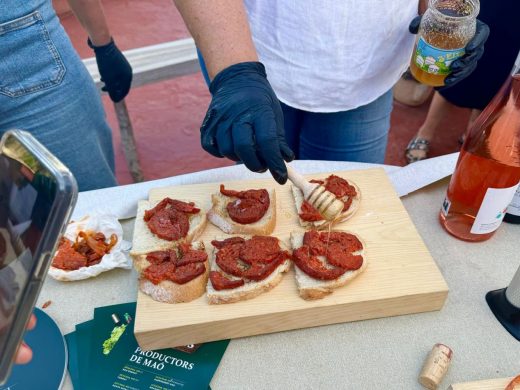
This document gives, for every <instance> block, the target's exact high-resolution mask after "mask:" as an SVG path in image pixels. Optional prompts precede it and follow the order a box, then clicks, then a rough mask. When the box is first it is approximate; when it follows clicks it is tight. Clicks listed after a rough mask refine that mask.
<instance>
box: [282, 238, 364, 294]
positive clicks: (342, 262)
mask: <svg viewBox="0 0 520 390" xmlns="http://www.w3.org/2000/svg"><path fill="white" fill-rule="evenodd" d="M291 245H292V248H293V261H294V265H295V267H294V268H295V275H296V284H297V286H298V290H299V293H300V296H301V297H302V298H303V299H307V300H311V299H320V298H323V297H325V296H327V295H329V294H331V293H332V292H333V290H334V289H336V288H338V287H341V286H344V285H345V284H347V283H348V282H349V281H350V280H352V279H353V278H355V277H356V276H357V275H359V274H360V273H361V272H363V270H364V269H365V268H366V266H367V260H366V255H365V245H364V243H363V241H362V240H361V239H360V238H359V237H358V236H357V235H355V234H353V233H348V232H342V231H330V232H326V231H325V232H318V231H317V230H310V231H308V232H305V233H303V232H292V233H291Z"/></svg>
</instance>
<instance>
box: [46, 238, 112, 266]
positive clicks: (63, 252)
mask: <svg viewBox="0 0 520 390" xmlns="http://www.w3.org/2000/svg"><path fill="white" fill-rule="evenodd" d="M116 244H117V235H115V234H112V235H110V237H109V238H108V240H107V238H106V237H105V235H104V234H103V233H102V232H94V231H86V232H85V231H80V232H79V233H78V235H77V237H76V241H74V242H72V241H71V240H69V239H68V238H65V237H62V238H61V240H60V244H59V246H58V250H57V252H56V255H55V256H54V259H53V260H52V266H53V267H55V268H59V269H62V270H65V271H74V270H77V269H80V268H82V267H90V266H93V265H95V264H98V263H100V262H101V259H102V258H103V256H105V255H106V254H108V253H110V250H111V249H112V248H113V247H114V246H115V245H116Z"/></svg>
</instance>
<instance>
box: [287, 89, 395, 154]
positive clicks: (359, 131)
mask: <svg viewBox="0 0 520 390" xmlns="http://www.w3.org/2000/svg"><path fill="white" fill-rule="evenodd" d="M280 104H281V106H282V110H283V118H284V126H285V139H286V140H287V144H288V145H289V147H290V148H291V149H292V150H293V152H294V153H295V155H296V158H297V159H300V160H334V161H358V162H368V163H379V164H382V163H383V162H384V161H385V153H386V144H387V141H388V130H389V129H390V114H391V112H392V91H391V90H390V91H388V92H386V93H385V94H383V95H382V96H381V97H379V98H378V99H376V100H374V101H373V102H371V103H369V104H367V105H364V106H361V107H358V108H355V109H353V110H349V111H340V112H331V113H319V112H308V111H303V110H299V109H297V108H293V107H290V106H288V105H286V104H284V103H280Z"/></svg>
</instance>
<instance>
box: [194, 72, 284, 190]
mask: <svg viewBox="0 0 520 390" xmlns="http://www.w3.org/2000/svg"><path fill="white" fill-rule="evenodd" d="M209 90H210V92H211V95H212V99H211V103H210V105H209V107H208V111H207V113H206V117H205V118H204V121H203V123H202V127H201V129H200V133H201V143H202V147H203V148H204V150H206V151H207V152H209V153H210V154H212V155H213V156H216V157H227V158H229V159H231V160H234V161H242V162H243V163H244V164H245V166H246V167H247V168H249V169H250V170H251V171H253V172H263V171H265V170H266V169H269V171H270V172H271V174H272V175H273V177H274V179H275V180H276V181H277V182H279V183H280V184H284V183H285V182H286V181H287V169H286V167H285V163H284V160H285V161H291V160H293V159H294V153H293V152H292V150H291V149H290V148H289V146H288V145H287V143H286V141H285V134H284V126H283V113H282V108H281V107H280V103H279V101H278V98H277V97H276V95H275V93H274V91H273V89H272V88H271V85H270V84H269V82H268V81H267V76H266V73H265V68H264V65H262V64H261V63H260V62H242V63H239V64H235V65H231V66H229V67H228V68H226V69H224V70H222V71H221V72H220V73H218V74H217V75H216V76H215V78H214V79H213V81H212V82H211V84H210V87H209Z"/></svg>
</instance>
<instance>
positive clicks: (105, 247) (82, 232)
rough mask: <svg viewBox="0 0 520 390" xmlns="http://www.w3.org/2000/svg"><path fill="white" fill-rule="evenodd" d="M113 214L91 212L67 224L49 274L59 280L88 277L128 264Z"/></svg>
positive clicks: (126, 244)
mask: <svg viewBox="0 0 520 390" xmlns="http://www.w3.org/2000/svg"><path fill="white" fill-rule="evenodd" d="M129 247H130V243H129V242H127V241H125V240H123V227H122V226H121V224H120V223H119V220H118V219H117V217H116V216H114V215H111V214H93V215H88V216H84V217H83V218H80V219H78V220H76V221H72V222H70V223H69V224H68V225H67V228H66V230H65V233H64V234H63V237H62V238H61V240H60V242H59V245H58V249H57V251H56V253H55V254H54V258H53V260H52V263H51V266H50V268H49V276H51V277H52V278H54V279H56V280H59V281H62V282H72V281H76V280H83V279H87V278H92V277H94V276H97V275H99V274H100V273H102V272H105V271H109V270H111V269H114V268H125V269H130V268H132V264H131V261H130V259H129V258H128V255H127V253H126V252H127V251H128V249H129Z"/></svg>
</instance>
